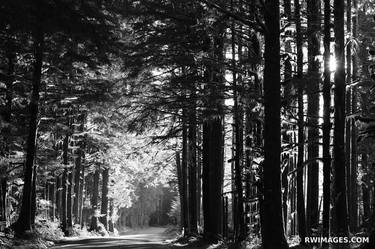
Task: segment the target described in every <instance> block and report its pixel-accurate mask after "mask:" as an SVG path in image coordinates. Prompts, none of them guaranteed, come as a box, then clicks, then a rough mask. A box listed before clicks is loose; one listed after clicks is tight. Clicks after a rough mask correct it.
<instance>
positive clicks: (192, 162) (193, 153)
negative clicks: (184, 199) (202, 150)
mask: <svg viewBox="0 0 375 249" xmlns="http://www.w3.org/2000/svg"><path fill="white" fill-rule="evenodd" d="M192 84H193V86H192V89H191V95H190V98H191V100H190V104H191V105H192V106H191V107H190V110H189V130H188V143H189V144H188V147H189V148H188V151H189V161H188V164H189V216H190V219H189V220H190V221H189V223H190V224H189V225H190V233H191V234H198V226H197V212H198V210H197V150H196V147H197V121H196V103H195V101H196V89H195V83H192Z"/></svg>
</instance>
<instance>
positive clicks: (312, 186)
mask: <svg viewBox="0 0 375 249" xmlns="http://www.w3.org/2000/svg"><path fill="white" fill-rule="evenodd" d="M320 2H321V1H318V0H308V1H307V34H308V76H307V77H308V83H307V88H306V92H307V125H308V127H307V128H308V129H307V131H308V132H307V141H308V146H307V147H308V152H307V157H308V160H309V164H308V165H307V172H308V173H307V176H308V177H307V195H308V196H309V198H307V203H306V226H307V232H308V234H311V231H312V229H316V228H317V227H318V223H319V211H318V209H319V207H318V206H319V204H318V203H319V164H318V161H317V158H318V157H319V126H318V119H319V96H320V94H319V82H320V73H319V66H320V65H319V61H318V60H317V59H316V57H317V56H318V55H319V54H320V39H319V32H320V13H321V12H320Z"/></svg>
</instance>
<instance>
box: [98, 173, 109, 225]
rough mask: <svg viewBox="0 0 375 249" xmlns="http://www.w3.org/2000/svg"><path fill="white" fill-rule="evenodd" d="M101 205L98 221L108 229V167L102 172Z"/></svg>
mask: <svg viewBox="0 0 375 249" xmlns="http://www.w3.org/2000/svg"><path fill="white" fill-rule="evenodd" d="M102 178H103V180H102V184H103V185H102V205H101V215H102V216H101V217H100V222H101V223H103V225H104V227H105V229H108V179H109V169H108V168H105V169H104V170H103V172H102Z"/></svg>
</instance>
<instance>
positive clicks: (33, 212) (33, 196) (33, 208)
mask: <svg viewBox="0 0 375 249" xmlns="http://www.w3.org/2000/svg"><path fill="white" fill-rule="evenodd" d="M36 168H37V166H36V165H34V169H33V183H32V192H31V226H32V227H33V228H34V226H35V216H36V211H37V210H36V208H37V207H36V181H37V178H36V173H37V172H36Z"/></svg>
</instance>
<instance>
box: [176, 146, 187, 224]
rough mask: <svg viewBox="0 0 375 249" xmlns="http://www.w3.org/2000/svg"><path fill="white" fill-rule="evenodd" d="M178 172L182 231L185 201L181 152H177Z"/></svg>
mask: <svg viewBox="0 0 375 249" xmlns="http://www.w3.org/2000/svg"><path fill="white" fill-rule="evenodd" d="M176 170H177V180H178V193H179V197H180V226H181V230H182V229H183V228H184V225H183V221H184V219H185V218H184V214H185V211H184V206H183V205H182V203H183V202H184V199H183V193H184V191H183V186H182V182H183V180H182V167H181V159H180V152H178V151H176Z"/></svg>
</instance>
